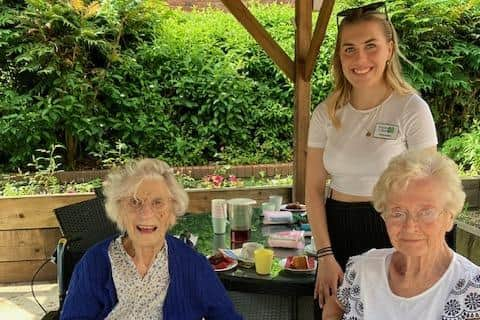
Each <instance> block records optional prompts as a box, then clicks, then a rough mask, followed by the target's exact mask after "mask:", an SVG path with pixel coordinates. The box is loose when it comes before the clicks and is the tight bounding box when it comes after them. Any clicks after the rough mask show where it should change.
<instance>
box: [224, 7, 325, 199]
mask: <svg viewBox="0 0 480 320" xmlns="http://www.w3.org/2000/svg"><path fill="white" fill-rule="evenodd" d="M222 2H223V4H224V5H225V7H227V9H228V10H229V11H230V12H231V13H232V14H233V15H234V16H235V18H236V19H237V20H238V21H239V22H240V23H241V24H242V25H243V26H244V27H245V29H247V31H248V32H249V33H250V34H251V35H252V37H253V38H254V39H255V40H256V41H257V42H258V44H259V45H260V46H261V47H262V48H263V49H264V50H265V52H266V53H267V54H268V55H269V56H270V58H271V59H272V60H273V62H275V64H276V65H277V66H278V67H279V68H280V69H281V70H282V71H283V72H284V73H285V75H286V76H287V77H288V78H289V79H290V80H291V81H292V82H294V84H295V112H294V121H295V124H294V128H295V129H294V130H295V132H294V161H293V165H294V177H293V179H294V180H293V181H294V183H293V199H294V201H299V202H302V203H305V178H306V172H305V171H306V156H307V135H308V125H309V118H310V105H311V87H310V79H311V77H312V73H313V70H314V67H315V63H316V61H317V57H318V53H319V51H320V47H321V45H322V43H323V39H324V38H325V32H326V30H327V25H328V21H329V20H330V16H331V14H332V9H333V5H334V4H335V0H323V1H322V5H321V8H320V11H319V14H318V18H317V21H316V25H315V30H314V32H313V36H312V31H311V30H312V8H313V0H296V1H295V24H296V29H295V30H296V31H295V59H294V60H293V61H292V59H291V58H290V57H289V56H288V55H287V54H286V53H285V51H284V50H283V49H282V48H281V47H280V46H279V45H278V43H276V42H275V40H273V38H272V36H271V35H270V34H269V33H268V32H267V31H266V30H265V28H264V27H263V26H262V25H261V24H260V23H259V22H258V20H257V19H256V18H255V16H253V15H252V13H251V12H250V10H249V9H248V8H247V7H246V6H245V5H244V4H243V2H242V1H241V0H222Z"/></svg>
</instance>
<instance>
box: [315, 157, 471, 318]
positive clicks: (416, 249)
mask: <svg viewBox="0 0 480 320" xmlns="http://www.w3.org/2000/svg"><path fill="white" fill-rule="evenodd" d="M456 170H457V168H456V165H455V163H454V162H453V161H452V160H451V159H449V158H447V157H446V156H444V155H441V154H440V153H438V152H434V153H433V152H418V151H417V152H407V153H404V154H402V155H400V156H397V157H395V158H393V159H392V161H391V162H390V164H389V165H388V167H387V169H386V170H385V171H384V172H383V174H382V175H381V177H380V179H379V181H378V182H377V184H376V185H375V188H374V191H373V203H374V206H375V209H376V210H377V211H378V212H381V214H382V217H383V219H384V220H385V224H386V228H387V232H388V235H389V237H390V240H391V242H392V245H393V248H392V249H372V250H370V251H368V252H366V253H364V254H362V255H359V256H355V257H352V258H351V259H350V260H349V262H348V263H347V269H346V272H345V276H344V280H343V283H342V285H341V286H340V287H339V290H338V293H337V298H336V299H335V297H331V298H330V299H329V300H328V301H327V304H326V306H325V309H324V315H323V319H368V320H370V319H389V320H392V319H393V320H395V319H399V320H400V319H402V320H405V319H432V320H433V319H435V320H436V319H445V320H446V319H462V320H466V319H480V267H478V266H476V265H474V264H473V263H471V262H470V261H468V260H467V259H466V258H464V257H462V256H461V255H459V254H457V253H455V252H453V251H452V250H451V249H450V248H449V247H448V245H447V243H446V241H445V234H446V232H447V231H449V230H451V229H452V227H453V224H454V220H455V217H456V216H457V214H458V213H459V212H460V211H461V210H462V208H463V204H464V201H465V193H464V192H463V190H462V183H461V180H460V178H459V177H458V175H457V172H456Z"/></svg>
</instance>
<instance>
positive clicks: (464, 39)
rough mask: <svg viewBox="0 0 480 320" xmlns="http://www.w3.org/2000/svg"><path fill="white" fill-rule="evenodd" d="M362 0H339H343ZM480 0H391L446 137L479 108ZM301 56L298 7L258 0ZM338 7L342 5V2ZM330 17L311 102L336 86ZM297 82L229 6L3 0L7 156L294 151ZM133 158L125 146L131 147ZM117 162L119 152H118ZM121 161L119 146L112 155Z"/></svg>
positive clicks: (276, 31)
mask: <svg viewBox="0 0 480 320" xmlns="http://www.w3.org/2000/svg"><path fill="white" fill-rule="evenodd" d="M358 3H359V1H352V0H344V1H339V2H338V3H337V5H336V6H335V11H337V10H340V9H342V8H344V7H346V6H352V5H355V4H358ZM479 8H480V6H479V5H478V0H445V1H438V0H420V1H413V0H392V1H389V9H390V10H389V13H390V15H391V17H392V20H393V22H394V24H395V25H396V26H397V29H398V31H399V34H400V36H401V38H402V43H403V47H402V48H403V51H404V52H405V54H406V55H407V57H408V58H409V60H410V61H412V63H413V65H414V67H411V66H409V65H408V64H407V65H405V66H406V69H405V70H406V74H407V76H408V77H409V78H410V79H411V80H412V82H413V84H414V85H415V86H416V87H417V88H418V89H419V90H420V91H421V93H422V95H423V96H424V98H425V99H426V100H427V102H429V104H430V105H431V107H432V111H433V114H434V117H435V120H436V121H437V128H438V131H439V133H440V139H441V140H442V141H443V140H444V139H446V138H448V137H452V136H454V135H458V134H461V133H462V132H464V131H468V129H469V127H470V126H471V124H472V123H473V119H474V117H475V115H478V113H479V111H480V110H479V109H480V107H479V98H480V97H479V92H480V90H479V89H480V88H479V86H480V82H478V79H477V78H478V73H479V68H480V49H479V41H480V40H479V39H480V31H479V28H480V27H479V26H480V22H479V19H480V18H479V17H480V13H479V10H480V9H479ZM251 10H252V11H253V14H254V15H255V16H256V17H257V18H258V19H259V20H260V22H261V23H262V24H263V25H264V26H266V28H267V30H268V31H269V32H270V33H271V34H272V36H273V37H274V39H275V40H276V41H277V42H278V43H279V44H280V46H281V47H282V48H283V49H284V50H285V51H286V52H287V54H288V55H289V56H291V57H293V51H294V27H293V24H292V19H293V15H294V10H293V9H292V8H291V7H290V6H283V5H275V4H272V5H260V4H253V5H252V6H251ZM334 14H335V12H334ZM335 34H336V23H335V19H331V23H330V25H329V27H328V29H327V35H326V38H325V41H324V44H323V46H322V48H321V50H320V56H319V59H318V61H317V65H316V69H315V73H314V75H313V78H312V91H313V93H312V102H313V105H312V108H313V107H314V106H315V105H316V104H317V103H318V102H320V101H321V100H323V99H324V98H325V97H326V95H327V94H328V92H329V91H330V88H331V79H330V75H329V68H330V57H331V53H332V48H333V44H334V41H335ZM293 98H294V92H293V85H292V83H291V82H289V80H288V79H287V78H286V77H285V76H284V75H283V74H282V72H281V71H280V70H279V69H278V68H277V67H276V66H275V65H274V64H273V62H272V61H271V60H270V59H269V58H268V56H267V55H266V54H265V53H264V52H263V50H262V49H261V48H260V47H259V46H258V45H257V44H256V43H255V41H254V40H253V39H252V38H251V37H250V35H249V34H248V33H247V32H246V31H245V30H244V29H243V27H242V26H241V25H240V24H239V23H238V22H237V21H236V20H235V19H234V18H233V17H232V16H231V14H229V13H226V12H223V11H218V10H214V9H207V10H204V11H193V12H189V13H186V12H182V11H178V10H173V9H169V8H168V7H166V6H165V5H164V4H163V2H161V1H157V0H144V1H140V0H137V1H131V0H105V1H102V2H96V1H89V0H69V1H67V0H65V1H58V0H27V1H26V2H24V3H22V2H19V1H5V0H3V1H2V0H0V163H1V164H3V166H4V167H5V168H7V169H14V168H16V167H23V168H24V167H25V166H26V164H27V163H28V162H29V160H30V158H31V154H33V153H34V150H35V149H39V148H46V146H49V145H51V144H59V143H60V144H63V145H65V146H66V151H65V153H64V155H63V156H64V157H65V160H64V161H63V162H64V163H66V164H67V166H68V167H74V166H75V165H77V163H80V164H81V163H82V162H83V161H86V160H89V159H91V158H92V157H93V158H95V159H98V162H99V163H101V162H102V160H103V163H104V164H108V163H107V162H109V161H110V160H112V157H113V156H114V155H115V152H116V150H117V149H116V148H117V147H118V144H119V143H121V144H122V145H124V146H125V148H124V150H123V152H124V153H123V154H122V157H139V156H149V157H158V158H161V159H164V160H166V161H167V162H169V163H170V164H172V165H200V164H206V163H209V162H221V163H230V164H240V163H243V164H247V163H271V162H277V161H279V162H284V161H291V160H292V158H293V152H292V146H293ZM120 160H121V159H120ZM110 162H112V161H110ZM113 162H115V160H113Z"/></svg>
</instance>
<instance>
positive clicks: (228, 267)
mask: <svg viewBox="0 0 480 320" xmlns="http://www.w3.org/2000/svg"><path fill="white" fill-rule="evenodd" d="M237 265H238V261H237V260H233V261H232V263H230V264H229V265H228V266H226V267H225V268H221V269H214V270H215V272H221V271H228V270H232V269H233V268H235V267H236V266H237ZM213 267H215V266H213Z"/></svg>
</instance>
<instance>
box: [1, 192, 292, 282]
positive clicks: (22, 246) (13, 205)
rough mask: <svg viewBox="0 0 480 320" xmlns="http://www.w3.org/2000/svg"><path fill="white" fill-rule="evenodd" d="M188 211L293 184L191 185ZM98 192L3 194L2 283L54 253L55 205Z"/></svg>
mask: <svg viewBox="0 0 480 320" xmlns="http://www.w3.org/2000/svg"><path fill="white" fill-rule="evenodd" d="M187 192H188V195H189V198H190V203H189V207H188V212H190V213H200V212H209V211H210V206H211V200H212V199H216V198H220V199H231V198H251V199H254V200H257V203H261V202H262V201H266V200H267V199H268V196H270V195H273V194H275V195H281V196H282V197H283V199H284V201H291V199H292V198H291V197H292V187H291V186H270V187H249V188H219V189H188V190H187ZM93 197H95V195H94V193H82V194H62V195H44V196H40V195H36V196H18V197H0V283H5V282H21V281H30V280H31V277H32V275H33V274H34V272H35V271H36V270H37V268H38V267H39V266H40V265H41V264H42V263H43V262H44V261H45V260H47V259H49V258H50V256H51V255H52V253H53V251H54V249H55V245H56V243H57V241H58V239H59V238H60V236H61V233H60V231H59V228H58V223H57V220H56V218H55V214H54V212H53V209H54V208H58V207H62V206H65V205H68V204H72V203H77V202H80V201H85V200H88V199H92V198H93ZM55 277H56V270H55V266H54V265H53V264H51V263H48V264H47V265H46V267H45V269H44V270H42V272H40V273H39V274H38V276H37V279H39V280H54V279H55Z"/></svg>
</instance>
